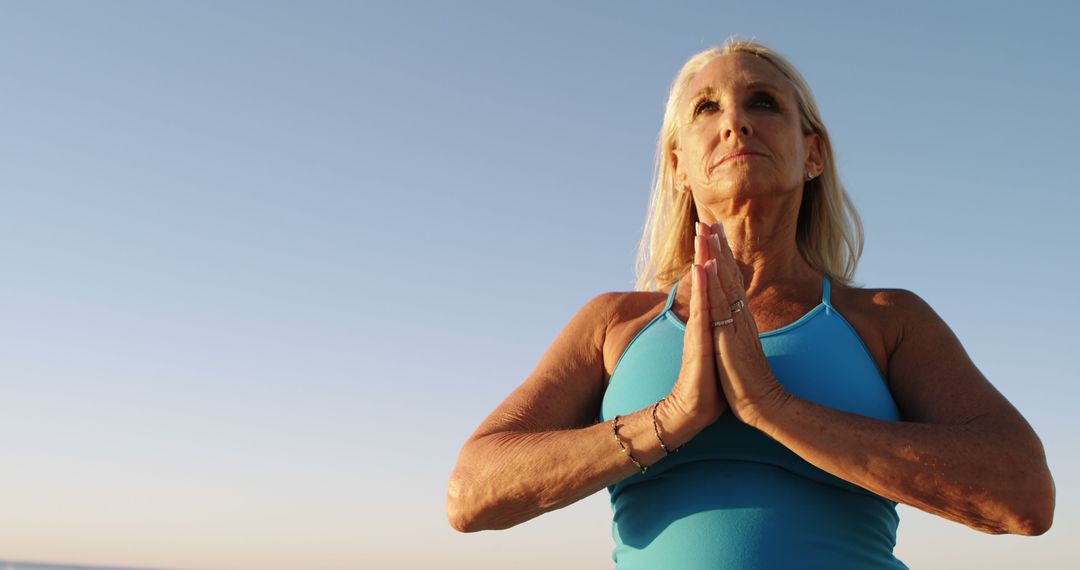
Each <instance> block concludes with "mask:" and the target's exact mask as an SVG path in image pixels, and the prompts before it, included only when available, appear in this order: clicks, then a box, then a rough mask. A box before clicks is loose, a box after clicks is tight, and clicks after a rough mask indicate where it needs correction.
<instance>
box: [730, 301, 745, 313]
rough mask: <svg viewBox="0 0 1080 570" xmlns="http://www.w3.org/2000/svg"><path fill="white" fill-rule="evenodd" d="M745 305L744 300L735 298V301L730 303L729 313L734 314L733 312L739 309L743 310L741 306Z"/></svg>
mask: <svg viewBox="0 0 1080 570" xmlns="http://www.w3.org/2000/svg"><path fill="white" fill-rule="evenodd" d="M745 306H746V301H744V300H743V299H741V298H740V299H736V300H735V302H734V303H732V304H731V314H733V315H734V314H735V313H738V312H739V311H741V310H743V307H745Z"/></svg>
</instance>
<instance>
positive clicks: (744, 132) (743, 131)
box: [720, 111, 754, 141]
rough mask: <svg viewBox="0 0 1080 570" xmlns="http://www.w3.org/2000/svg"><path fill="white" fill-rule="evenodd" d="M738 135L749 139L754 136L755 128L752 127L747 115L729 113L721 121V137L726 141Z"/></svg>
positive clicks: (735, 112) (734, 112) (736, 112)
mask: <svg viewBox="0 0 1080 570" xmlns="http://www.w3.org/2000/svg"><path fill="white" fill-rule="evenodd" d="M736 133H737V134H738V135H739V136H740V137H748V136H751V135H753V134H754V128H753V127H752V126H751V125H750V121H749V120H747V117H746V115H744V114H743V113H740V112H738V111H729V112H728V113H725V114H724V117H723V118H722V119H721V122H720V135H721V137H722V138H723V139H724V140H725V141H726V140H728V139H730V138H731V137H732V136H734V135H735V134H736Z"/></svg>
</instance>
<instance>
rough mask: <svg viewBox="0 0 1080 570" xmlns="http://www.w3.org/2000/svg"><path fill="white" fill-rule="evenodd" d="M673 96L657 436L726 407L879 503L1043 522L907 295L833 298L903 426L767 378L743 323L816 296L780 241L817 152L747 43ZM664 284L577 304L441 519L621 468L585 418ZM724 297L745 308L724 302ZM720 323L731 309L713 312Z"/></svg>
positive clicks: (990, 401)
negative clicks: (669, 314)
mask: <svg viewBox="0 0 1080 570" xmlns="http://www.w3.org/2000/svg"><path fill="white" fill-rule="evenodd" d="M677 104H678V111H679V113H680V117H681V118H682V121H681V125H680V127H679V129H678V144H677V146H676V149H675V150H674V153H673V156H672V159H673V162H674V164H675V168H674V170H675V181H676V183H677V186H678V187H679V191H686V192H690V193H691V196H692V198H693V201H694V204H695V207H696V209H697V212H698V215H699V217H700V219H701V221H702V222H703V223H699V224H697V226H696V227H694V228H687V231H692V232H694V233H695V250H696V251H695V257H694V263H693V265H692V266H691V268H690V270H689V271H687V272H686V274H685V276H683V278H682V279H681V281H680V284H679V288H678V294H677V296H676V299H675V302H674V304H673V306H672V310H673V311H674V312H675V313H676V314H677V315H678V316H679V317H681V318H682V320H683V321H684V322H685V323H686V324H687V327H686V334H685V337H684V343H683V344H684V349H683V361H682V366H681V370H680V374H679V378H678V379H677V381H676V383H675V387H674V388H673V389H672V392H671V394H669V397H668V398H665V399H664V400H663V401H661V402H660V403H659V404H658V408H657V417H658V418H659V425H661V426H663V429H664V437H665V441H666V442H667V444H668V445H670V446H674V447H677V446H679V445H682V444H684V443H685V442H687V441H689V440H690V439H692V438H693V437H694V436H695V435H696V434H697V433H699V432H700V431H701V430H702V429H704V428H705V427H706V426H708V425H709V424H711V423H712V422H714V421H715V420H716V419H717V418H718V417H719V416H720V415H722V414H724V413H732V414H734V415H735V416H736V417H737V418H738V419H739V420H741V421H743V422H745V423H747V424H749V425H751V426H753V427H755V428H757V429H759V430H761V431H763V432H764V433H766V434H768V435H769V436H770V437H772V438H773V439H775V440H776V441H777V442H779V443H780V444H782V445H784V446H786V447H787V448H789V449H791V450H792V451H793V452H794V453H795V454H797V455H799V456H800V457H802V458H803V459H804V460H806V461H807V462H809V463H811V464H813V465H815V466H817V467H818V468H820V469H822V470H824V471H826V472H828V473H831V474H833V475H836V476H837V477H840V478H842V479H844V480H847V481H849V482H851V483H854V484H856V485H858V486H861V487H863V488H865V489H868V490H870V491H872V492H874V493H877V494H879V495H881V496H883V497H886V498H888V499H891V500H893V501H896V502H899V503H904V504H908V505H912V506H915V507H917V508H920V509H922V510H924V511H927V512H930V513H934V514H937V515H940V516H942V517H945V518H948V519H950V520H953V521H956V522H959V523H962V524H965V525H967V526H969V527H971V528H975V529H978V530H981V531H983V532H987V533H995V534H997V533H1015V534H1028V535H1030V534H1041V533H1043V532H1045V531H1046V530H1047V529H1048V528H1049V527H1050V525H1051V522H1052V519H1053V512H1054V501H1055V489H1054V483H1053V479H1052V477H1051V476H1050V472H1049V470H1048V468H1047V466H1046V458H1045V455H1044V453H1043V448H1042V444H1041V442H1040V441H1039V438H1038V436H1037V435H1036V434H1035V432H1034V431H1033V430H1032V429H1031V427H1030V426H1029V425H1028V423H1027V422H1026V421H1025V420H1024V418H1023V417H1022V416H1021V415H1020V413H1019V412H1018V411H1017V410H1016V409H1015V408H1014V407H1013V406H1012V405H1011V404H1010V403H1009V402H1008V400H1006V399H1005V398H1004V397H1003V396H1002V395H1001V394H1000V393H999V392H998V391H997V390H996V389H994V387H993V386H992V385H991V384H990V383H989V382H988V381H987V379H986V378H985V377H984V376H983V375H982V374H981V373H980V372H979V370H978V368H976V367H975V365H974V364H973V363H972V362H971V360H970V358H968V356H967V354H966V352H965V351H964V349H963V347H962V345H961V344H960V342H959V340H958V339H957V338H956V336H955V335H953V333H952V331H951V330H950V329H949V327H948V326H947V325H946V324H945V323H944V322H943V321H942V320H941V318H940V317H938V315H937V314H936V313H935V312H934V311H933V309H931V308H930V307H929V306H928V305H927V304H926V303H925V302H924V301H923V300H922V299H920V298H919V297H918V296H917V295H915V294H914V293H911V292H909V291H904V290H900V289H877V290H870V289H859V288H855V287H847V286H843V285H842V284H839V283H837V284H835V285H834V288H833V292H832V303H833V305H834V306H835V307H836V308H837V309H838V310H839V311H840V312H841V313H842V314H843V315H844V316H845V318H846V320H848V322H849V323H850V324H851V325H852V327H853V328H854V329H855V330H856V332H857V334H859V336H860V337H861V339H862V341H863V343H864V344H865V346H866V348H867V351H868V352H869V354H870V355H871V358H872V359H873V360H874V362H875V363H876V364H877V366H878V368H879V370H880V372H881V373H882V376H883V378H884V379H885V380H886V381H887V384H888V388H889V390H890V392H891V394H892V396H893V399H894V400H895V402H896V404H897V407H898V409H899V410H900V412H901V417H902V419H903V420H904V421H900V422H890V421H882V420H877V419H873V418H869V417H865V416H860V415H856V414H850V413H847V412H841V411H838V410H834V409H831V408H827V407H824V406H820V405H817V404H814V403H812V402H809V401H806V400H803V399H801V398H798V397H795V396H793V395H792V394H790V393H788V392H787V391H786V390H785V389H784V388H783V386H782V385H781V384H780V383H779V382H778V381H777V379H776V378H775V377H774V376H773V374H772V371H771V368H770V365H769V362H768V360H767V359H766V358H765V355H764V353H763V350H762V347H761V342H760V340H759V338H758V333H759V331H765V330H773V329H775V328H779V327H781V326H784V325H787V324H789V323H791V322H792V321H794V320H795V319H797V318H798V317H800V316H801V315H803V314H805V313H806V312H807V311H808V310H809V309H810V308H812V307H813V306H814V305H816V304H817V303H818V302H819V300H820V297H821V283H822V275H821V273H820V272H818V271H817V270H815V269H814V268H813V267H811V266H810V265H809V264H808V263H807V262H806V261H805V260H804V259H803V258H802V256H801V255H800V254H799V252H798V248H797V246H796V241H795V229H796V221H797V215H798V211H799V205H800V202H801V199H802V192H803V191H804V181H805V179H806V175H807V174H808V173H809V174H810V175H812V176H816V175H818V174H820V173H821V171H822V169H823V167H824V166H825V165H824V164H823V163H822V155H823V150H822V148H821V145H822V143H821V140H820V138H819V137H818V135H816V134H807V133H805V132H803V129H802V128H801V126H800V115H799V113H798V108H797V102H796V99H795V93H794V90H793V88H792V87H791V86H790V85H789V84H788V83H787V81H786V79H785V78H784V77H783V75H782V74H781V73H780V72H779V71H778V70H777V69H776V68H774V67H773V66H772V65H771V64H770V63H768V62H766V61H764V60H762V59H759V58H757V57H756V56H753V55H748V54H741V53H735V54H728V55H723V56H720V57H718V58H716V59H714V60H713V61H711V62H710V63H708V64H707V65H706V66H705V67H704V68H703V69H702V70H701V71H700V72H699V73H698V74H697V75H696V76H695V77H694V78H693V79H692V81H691V82H690V85H689V88H688V89H687V90H686V92H685V96H684V97H683V99H682V100H681V101H678V102H677ZM740 153H742V154H744V155H743V156H740V155H739V154H740ZM725 158H726V160H725ZM665 297H666V295H665V294H664V293H663V292H659V293H657V292H644V291H639V292H629V293H622V292H618V293H605V294H602V295H599V296H597V297H596V298H594V299H593V300H591V301H590V302H589V303H587V304H586V305H585V306H584V307H582V308H581V310H579V311H578V313H577V314H575V315H574V317H573V319H572V320H571V322H570V323H568V324H567V325H566V327H565V328H564V329H563V331H562V332H561V333H560V334H559V336H558V338H557V339H556V340H555V342H554V343H553V344H552V345H551V347H549V348H548V350H547V351H546V352H545V353H544V355H543V356H542V358H541V359H540V362H539V363H538V364H537V366H536V368H535V370H534V371H533V372H532V373H531V374H530V375H529V377H528V378H527V379H526V380H525V382H523V383H522V384H521V385H520V386H519V387H518V388H517V389H516V390H515V391H514V392H513V393H512V394H510V395H509V396H508V397H507V398H506V399H505V400H504V401H503V402H502V403H501V404H500V405H499V406H498V407H497V408H496V409H495V410H494V411H493V412H492V413H491V414H490V415H489V416H488V417H487V418H486V419H485V420H484V421H483V422H482V423H481V424H480V426H479V427H478V428H477V430H476V432H475V433H474V434H473V435H472V436H471V437H470V438H469V440H468V441H467V442H466V444H465V445H464V446H463V448H462V450H461V454H460V456H459V458H458V463H457V466H456V467H455V469H454V473H453V475H452V476H451V479H450V483H449V488H448V498H447V515H448V518H449V520H450V522H451V524H452V525H453V526H454V528H456V529H458V530H461V531H475V530H483V529H499V528H508V527H511V526H514V525H516V524H520V523H521V522H524V521H526V520H529V519H531V518H533V517H536V516H539V515H541V514H543V513H545V512H549V511H551V510H554V509H558V508H561V507H564V506H566V505H569V504H572V503H574V502H576V501H577V500H580V499H582V498H584V497H587V496H589V495H591V494H593V493H595V492H597V491H599V490H601V489H604V488H605V487H607V486H609V485H613V484H615V483H616V482H618V481H621V480H623V479H625V478H626V477H628V476H630V475H632V474H633V473H635V472H636V470H637V468H636V466H635V465H633V464H631V463H630V462H629V461H627V459H626V457H625V455H623V454H622V453H620V452H619V450H618V449H617V448H616V449H613V447H612V446H613V445H614V443H613V441H612V427H611V425H609V424H610V422H605V423H602V424H600V423H595V421H594V420H595V418H596V413H597V410H598V409H599V408H600V404H601V401H602V399H603V395H604V390H605V388H606V382H607V380H608V379H609V378H610V375H611V373H612V371H613V368H614V365H615V363H616V362H617V361H618V359H619V357H620V356H621V354H623V352H624V351H625V349H626V347H627V345H628V344H629V342H630V341H631V339H632V338H633V336H634V334H635V333H636V332H637V331H639V330H641V328H642V327H643V326H645V325H646V323H648V322H649V321H650V319H652V318H653V317H654V316H656V315H657V314H658V313H659V311H660V310H662V309H663V305H664V300H665ZM738 299H745V302H746V308H744V309H743V310H741V311H739V312H737V313H735V314H732V312H731V310H730V308H729V307H730V305H731V303H733V302H734V301H736V300H738ZM727 318H733V319H734V322H733V323H732V324H730V325H727V326H721V327H712V326H710V322H712V321H721V320H725V319H727ZM650 411H651V410H650V409H649V408H645V409H642V410H638V411H637V412H634V413H632V414H627V415H625V416H622V417H621V418H620V420H619V422H620V426H621V427H620V429H619V437H620V438H622V440H623V441H625V442H627V445H628V446H629V448H631V449H632V450H633V453H634V457H635V458H636V459H637V460H638V461H639V462H640V463H642V464H644V465H652V464H654V463H655V462H656V461H659V460H660V459H662V458H663V457H664V455H665V451H664V450H663V449H662V448H661V447H660V446H659V445H658V443H657V438H656V435H655V433H654V427H653V422H652V419H651V414H650Z"/></svg>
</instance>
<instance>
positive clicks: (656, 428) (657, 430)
mask: <svg viewBox="0 0 1080 570" xmlns="http://www.w3.org/2000/svg"><path fill="white" fill-rule="evenodd" d="M665 399H667V396H664V397H663V398H660V401H658V402H656V403H655V404H653V406H652V429H653V432H654V433H656V439H658V440H660V447H661V448H663V450H664V456H665V457H667V456H668V455H671V454H672V453H678V452H679V450H680V449H682V446H679V447H676V448H675V449H668V446H667V444H665V443H664V438H662V437H660V427H659V426H658V424H657V423H656V408H657V407H658V406H659V405H660V402H663V401H664V400H665Z"/></svg>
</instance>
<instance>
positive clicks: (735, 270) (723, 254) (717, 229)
mask: <svg viewBox="0 0 1080 570" xmlns="http://www.w3.org/2000/svg"><path fill="white" fill-rule="evenodd" d="M709 229H710V230H711V235H715V236H718V239H717V241H718V242H719V246H720V251H719V252H718V253H717V259H721V260H726V261H728V265H729V267H730V270H731V272H732V274H733V275H735V276H736V278H737V281H738V282H739V286H740V287H742V288H744V289H745V288H746V283H745V282H743V276H742V271H741V270H740V269H739V264H738V263H735V254H734V253H732V251H731V244H729V243H728V241H727V234H725V233H724V225H723V224H721V223H719V222H717V223H715V224H713V225H711V226H709Z"/></svg>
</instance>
